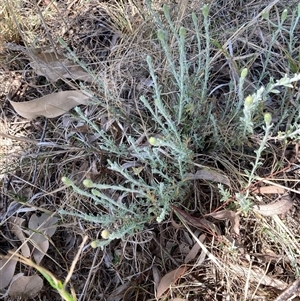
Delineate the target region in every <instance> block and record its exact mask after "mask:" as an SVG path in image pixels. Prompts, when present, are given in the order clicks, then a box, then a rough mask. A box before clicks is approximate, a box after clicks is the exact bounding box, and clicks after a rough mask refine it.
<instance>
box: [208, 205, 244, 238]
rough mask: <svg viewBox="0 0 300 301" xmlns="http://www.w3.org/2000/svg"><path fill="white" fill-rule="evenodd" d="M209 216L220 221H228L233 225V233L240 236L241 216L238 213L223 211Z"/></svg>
mask: <svg viewBox="0 0 300 301" xmlns="http://www.w3.org/2000/svg"><path fill="white" fill-rule="evenodd" d="M208 215H209V216H212V217H213V218H215V219H218V220H226V219H228V220H229V221H230V224H231V232H233V233H235V234H236V235H240V216H239V214H238V213H237V212H234V211H232V210H221V211H218V212H213V213H210V214H208Z"/></svg>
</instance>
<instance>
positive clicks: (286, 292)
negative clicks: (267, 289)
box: [274, 278, 300, 301]
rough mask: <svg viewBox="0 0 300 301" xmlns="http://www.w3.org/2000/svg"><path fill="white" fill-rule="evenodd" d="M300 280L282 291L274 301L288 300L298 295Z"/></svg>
mask: <svg viewBox="0 0 300 301" xmlns="http://www.w3.org/2000/svg"><path fill="white" fill-rule="evenodd" d="M299 288H300V278H298V279H297V280H296V281H294V282H293V283H292V284H291V285H290V286H289V287H288V288H287V289H286V290H284V291H283V292H282V293H281V294H280V295H279V296H278V297H277V298H276V299H275V300H274V301H285V300H288V299H289V298H290V297H292V295H294V294H296V293H297V292H298V293H299Z"/></svg>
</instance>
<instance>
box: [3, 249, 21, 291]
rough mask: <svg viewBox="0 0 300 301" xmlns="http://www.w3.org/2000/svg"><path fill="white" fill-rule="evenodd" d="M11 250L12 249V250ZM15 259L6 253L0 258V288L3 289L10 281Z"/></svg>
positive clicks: (15, 262) (13, 271)
mask: <svg viewBox="0 0 300 301" xmlns="http://www.w3.org/2000/svg"><path fill="white" fill-rule="evenodd" d="M12 252H13V250H12ZM16 264H17V260H16V259H15V258H13V256H12V255H11V254H7V255H5V256H3V257H2V259H1V260H0V279H1V281H0V289H4V288H5V287H6V286H8V285H9V283H10V282H11V280H12V278H13V276H14V273H15V268H16Z"/></svg>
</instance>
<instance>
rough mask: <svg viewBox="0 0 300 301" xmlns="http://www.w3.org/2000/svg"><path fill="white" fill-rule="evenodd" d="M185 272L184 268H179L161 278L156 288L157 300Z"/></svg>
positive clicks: (185, 268)
mask: <svg viewBox="0 0 300 301" xmlns="http://www.w3.org/2000/svg"><path fill="white" fill-rule="evenodd" d="M186 270H187V267H186V266H181V267H179V268H177V269H175V270H173V271H171V272H169V273H168V274H166V275H165V276H163V277H162V278H161V280H160V283H159V285H158V287H157V292H156V296H157V298H160V297H161V296H162V295H163V294H164V293H165V292H166V291H167V290H168V289H169V288H170V286H171V284H173V283H175V282H176V281H177V280H178V279H179V278H180V277H181V276H182V275H183V274H184V273H185V272H186Z"/></svg>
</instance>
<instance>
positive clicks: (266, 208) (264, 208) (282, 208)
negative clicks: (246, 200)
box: [253, 194, 293, 216]
mask: <svg viewBox="0 0 300 301" xmlns="http://www.w3.org/2000/svg"><path fill="white" fill-rule="evenodd" d="M292 207H293V201H292V199H291V197H290V196H289V195H288V194H286V195H284V196H282V197H281V199H280V200H279V201H276V202H272V203H270V204H267V205H255V206H253V210H254V211H255V212H257V213H259V214H261V215H264V216H272V215H279V214H284V213H286V212H288V211H289V210H290V209H292Z"/></svg>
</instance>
